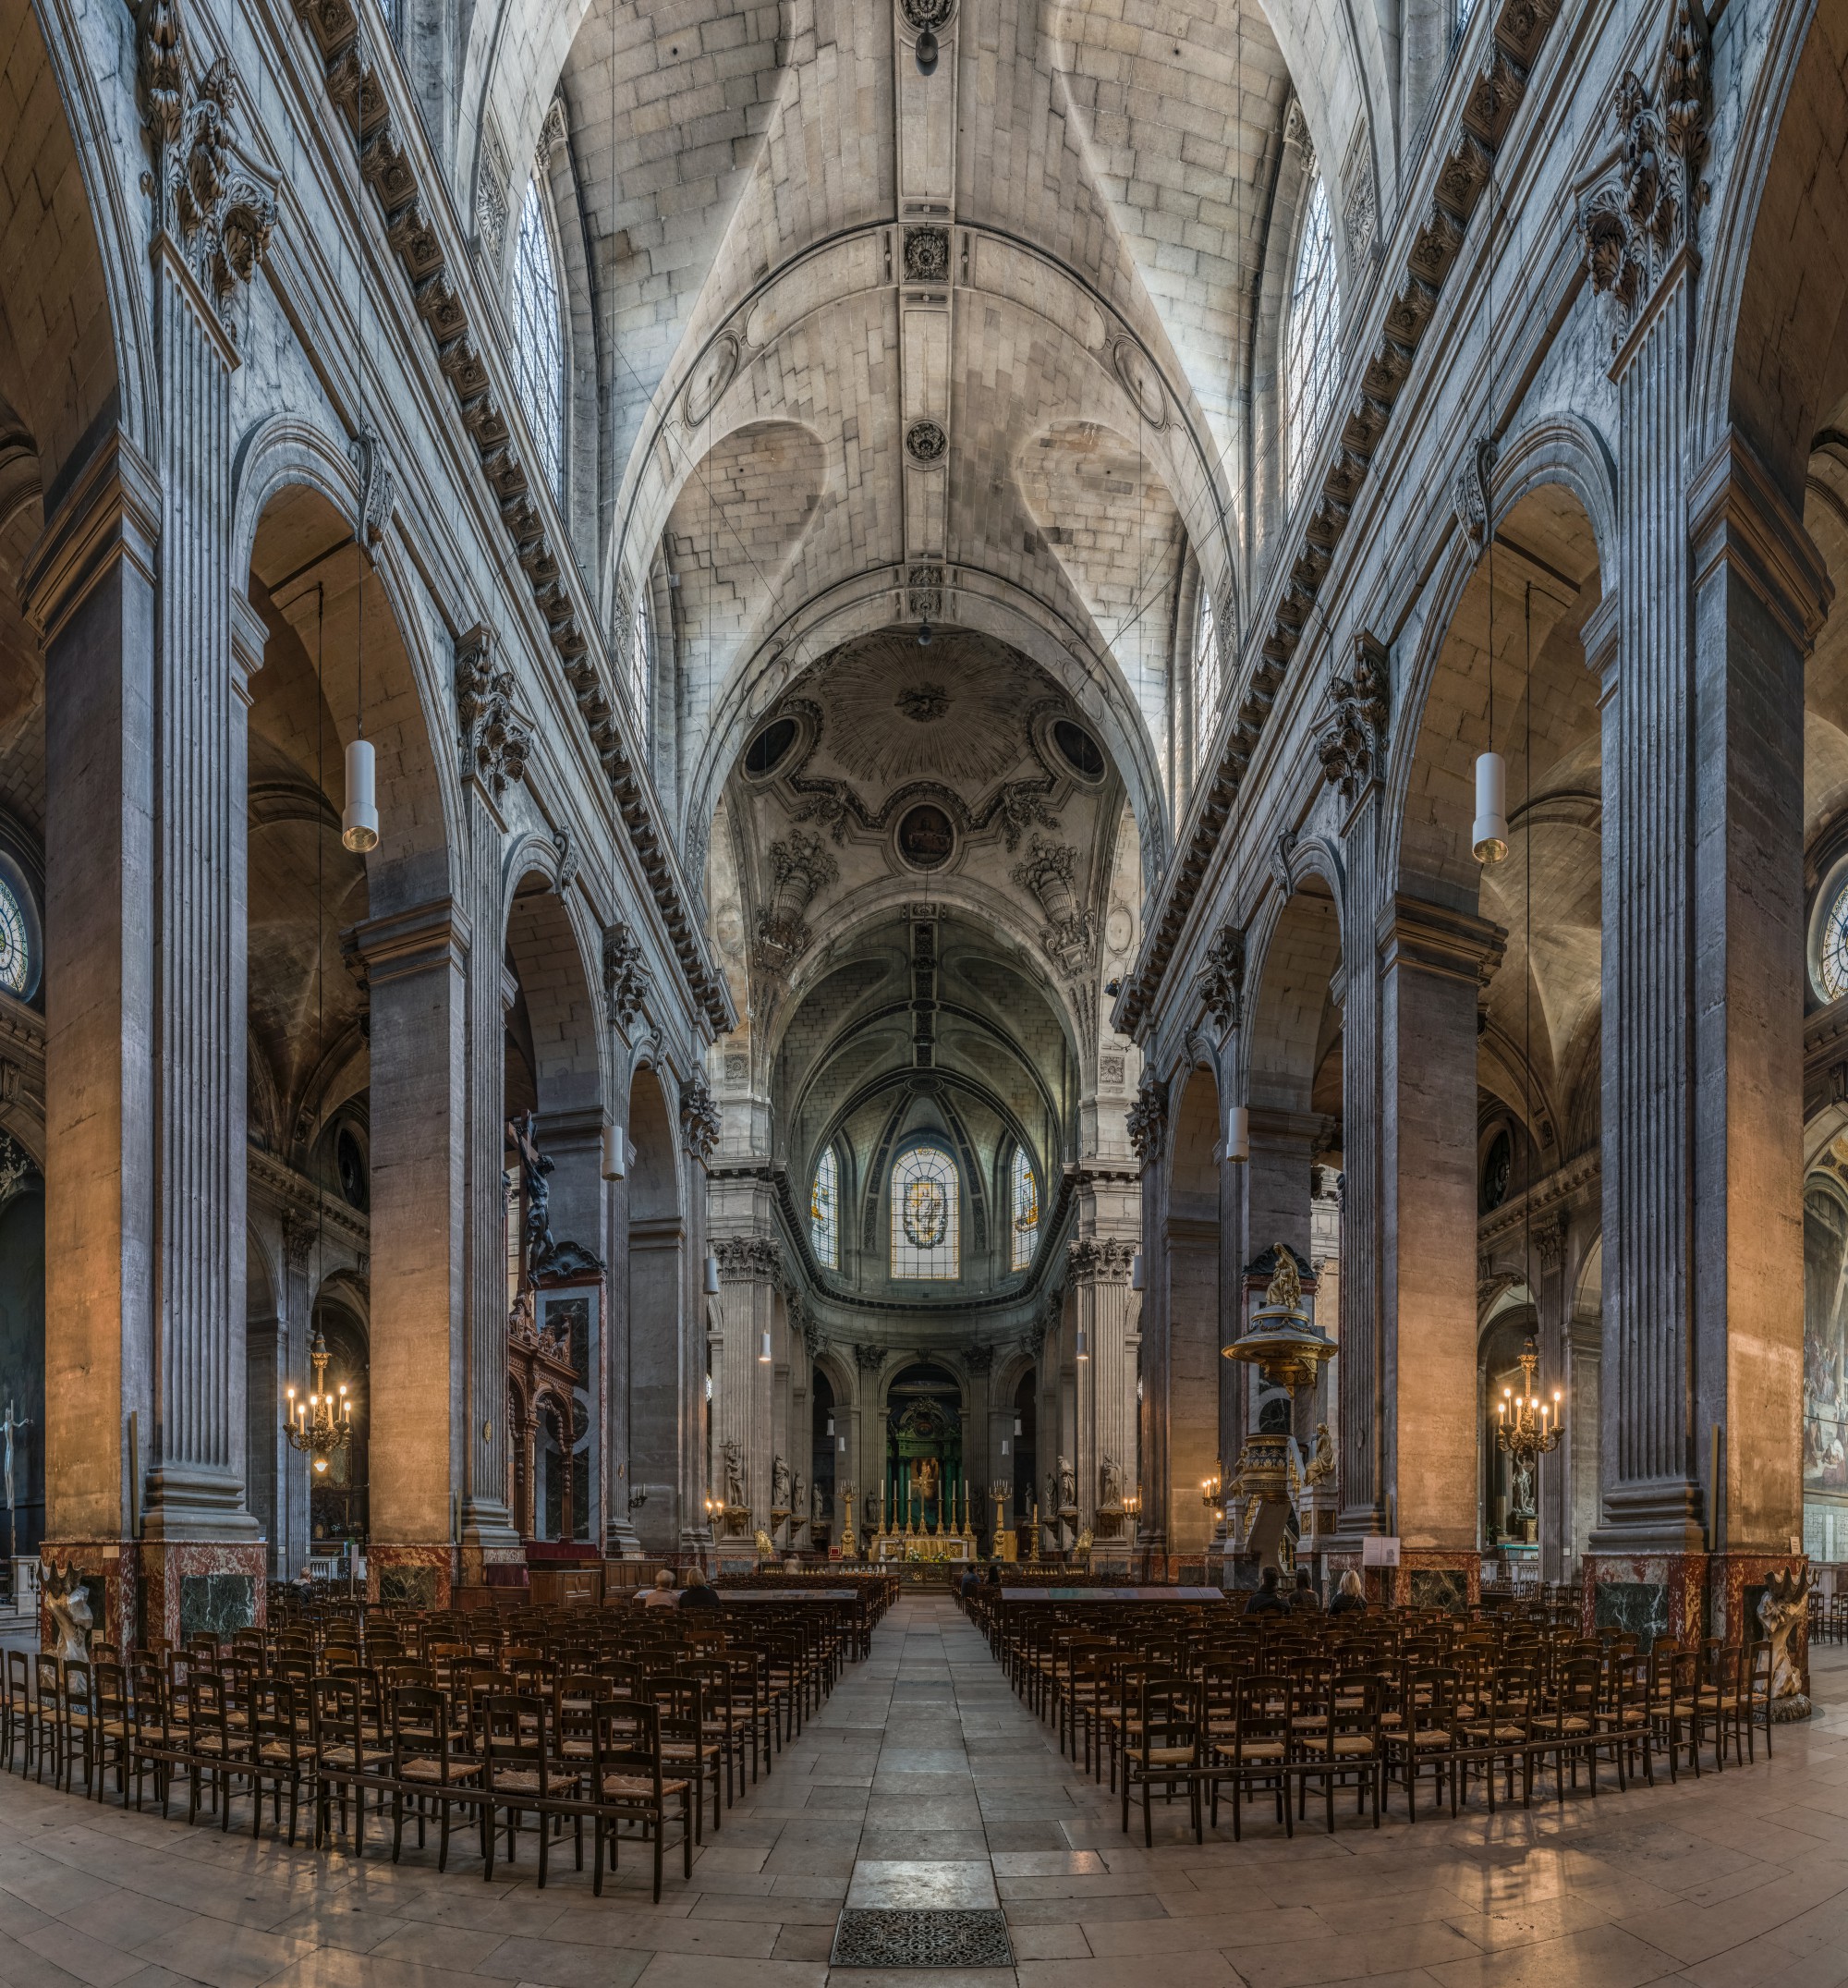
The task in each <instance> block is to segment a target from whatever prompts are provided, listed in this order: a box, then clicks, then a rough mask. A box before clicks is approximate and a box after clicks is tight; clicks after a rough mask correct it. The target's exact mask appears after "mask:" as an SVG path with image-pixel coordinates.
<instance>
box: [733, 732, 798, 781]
mask: <svg viewBox="0 0 1848 1988" xmlns="http://www.w3.org/2000/svg"><path fill="white" fill-rule="evenodd" d="M799 729H800V726H797V724H796V720H795V719H794V718H772V720H771V721H770V723H769V724H768V725H766V726H764V727H763V729H762V730H761V731H760V732H759V733H758V735H757V736H756V737H755V738H753V739H752V740H751V742H750V744H749V745H748V746H747V747H746V748H745V777H746V778H747V779H750V780H768V779H769V778H770V776H771V774H773V773H774V772H775V771H776V769H777V768H778V767H779V766H781V765H782V764H783V762H784V760H786V759H787V758H788V757H789V749H790V748H791V747H792V746H793V745H794V744H795V743H796V733H797V731H798V730H799Z"/></svg>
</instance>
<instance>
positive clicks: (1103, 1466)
mask: <svg viewBox="0 0 1848 1988" xmlns="http://www.w3.org/2000/svg"><path fill="white" fill-rule="evenodd" d="M1098 1484H1099V1494H1098V1503H1099V1505H1100V1506H1102V1508H1103V1509H1104V1510H1105V1511H1107V1512H1114V1511H1120V1510H1122V1508H1123V1471H1122V1470H1121V1469H1120V1468H1119V1467H1118V1464H1117V1461H1116V1458H1115V1457H1105V1458H1104V1459H1103V1461H1102V1462H1101V1463H1100V1464H1099V1466H1098Z"/></svg>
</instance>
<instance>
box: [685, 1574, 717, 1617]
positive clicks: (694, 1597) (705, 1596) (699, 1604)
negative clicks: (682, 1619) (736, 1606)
mask: <svg viewBox="0 0 1848 1988" xmlns="http://www.w3.org/2000/svg"><path fill="white" fill-rule="evenodd" d="M721 1605H723V1604H721V1603H720V1600H719V1591H718V1590H717V1589H716V1588H715V1587H713V1586H712V1584H711V1581H709V1580H708V1579H706V1569H705V1568H704V1567H695V1568H694V1569H693V1570H692V1572H691V1573H690V1574H688V1575H687V1585H686V1586H685V1587H684V1588H683V1589H681V1591H680V1606H681V1607H682V1608H718V1607H720V1606H721Z"/></svg>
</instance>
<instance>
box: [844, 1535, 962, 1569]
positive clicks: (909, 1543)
mask: <svg viewBox="0 0 1848 1988" xmlns="http://www.w3.org/2000/svg"><path fill="white" fill-rule="evenodd" d="M867 1546H868V1549H869V1554H870V1556H871V1558H872V1560H873V1562H874V1564H875V1565H876V1566H880V1567H904V1566H911V1565H916V1566H919V1567H930V1566H935V1565H939V1564H941V1563H942V1562H945V1561H952V1560H973V1559H974V1558H975V1556H976V1543H975V1541H974V1540H973V1539H971V1538H969V1537H968V1536H967V1534H965V1533H961V1532H887V1533H885V1534H883V1535H879V1536H875V1537H874V1538H872V1539H870V1540H869V1541H868V1542H867Z"/></svg>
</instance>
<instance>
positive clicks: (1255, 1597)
mask: <svg viewBox="0 0 1848 1988" xmlns="http://www.w3.org/2000/svg"><path fill="white" fill-rule="evenodd" d="M1278 1579H1279V1577H1278V1573H1277V1569H1276V1568H1275V1567H1266V1568H1265V1569H1264V1571H1263V1573H1262V1574H1260V1575H1259V1576H1258V1585H1257V1587H1256V1588H1255V1589H1253V1591H1252V1592H1251V1594H1250V1595H1249V1596H1248V1597H1247V1598H1246V1604H1245V1613H1246V1615H1247V1616H1287V1615H1288V1614H1289V1613H1290V1604H1289V1603H1288V1602H1286V1601H1285V1600H1284V1599H1283V1593H1282V1592H1281V1591H1280V1589H1279V1588H1278V1585H1277V1583H1278Z"/></svg>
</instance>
